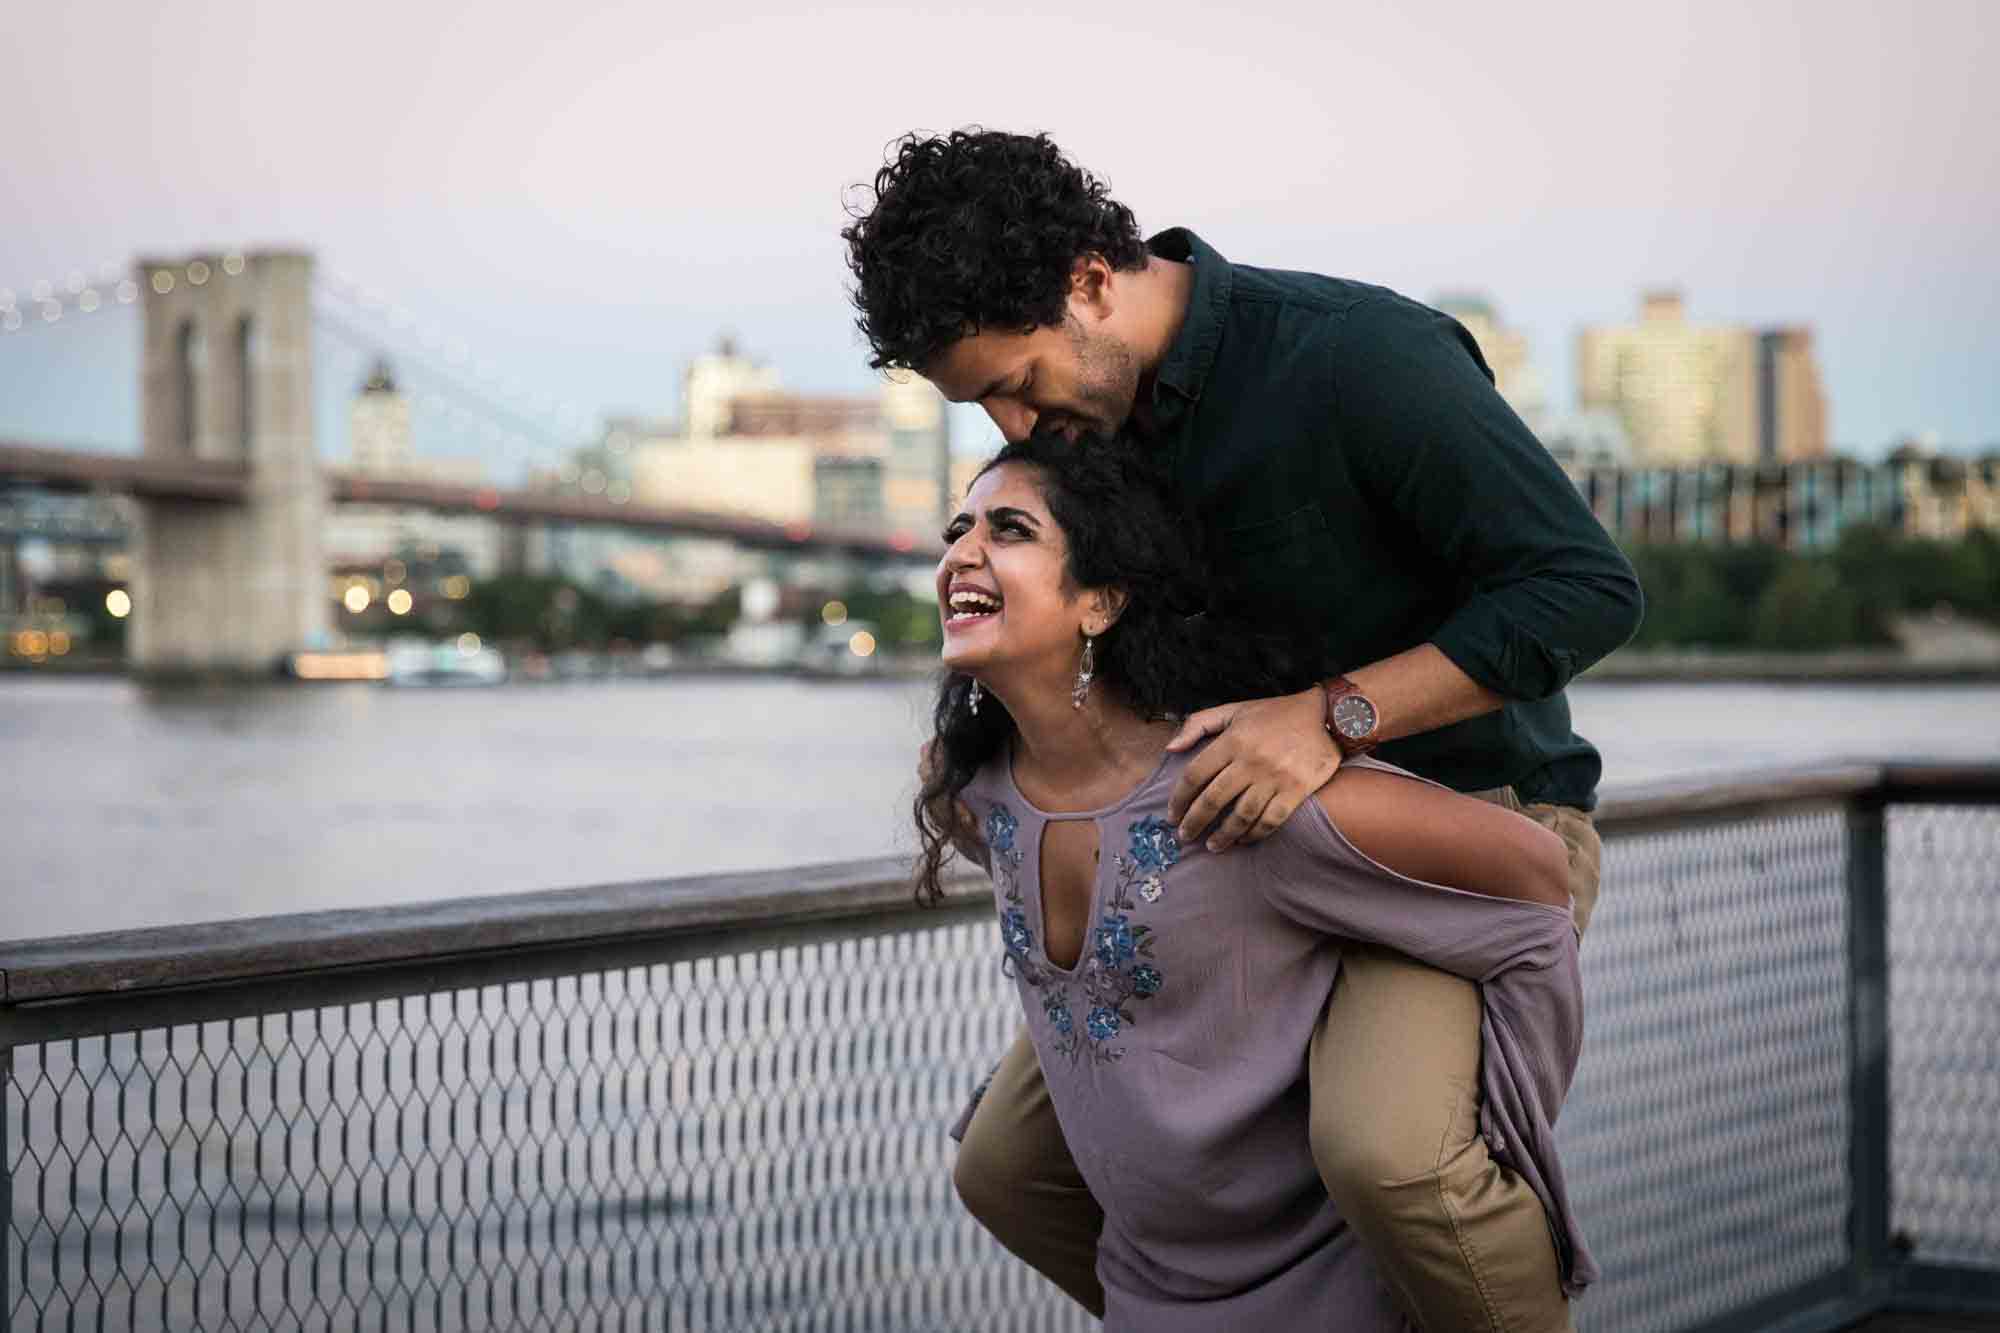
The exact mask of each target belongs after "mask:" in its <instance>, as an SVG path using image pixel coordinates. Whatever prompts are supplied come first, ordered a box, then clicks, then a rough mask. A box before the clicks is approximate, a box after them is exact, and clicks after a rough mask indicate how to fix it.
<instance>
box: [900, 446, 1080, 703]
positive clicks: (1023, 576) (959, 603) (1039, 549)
mask: <svg viewBox="0 0 2000 1333" xmlns="http://www.w3.org/2000/svg"><path fill="white" fill-rule="evenodd" d="M1039 482H1040V477H1039V470H1038V469H1037V468H1035V467H1034V466H1033V465H1031V464H1025V463H1002V464H1001V465H1000V466H998V467H996V468H992V469H989V470H988V471H987V472H986V473H985V474H983V475H982V476H981V477H980V478H979V480H977V481H975V482H974V483H973V484H972V489H971V491H969V492H968V493H967V494H966V497H965V504H964V506H963V508H961V510H960V511H959V513H958V514H957V515H956V516H955V517H954V518H953V519H952V520H951V522H950V524H949V525H948V526H947V527H946V528H945V533H944V537H945V543H946V546H947V549H946V551H945V553H944V559H943V560H941V561H940V562H939V563H938V574H937V592H938V614H939V616H940V617H941V619H942V621H943V625H944V662H945V665H946V666H949V667H951V668H952V669H953V670H956V671H963V672H967V673H970V674H973V675H976V676H978V677H980V678H981V679H982V680H985V681H987V682H988V683H992V682H993V680H994V677H995V675H996V674H999V675H1011V674H1017V673H1018V672H1019V671H1020V670H1021V669H1023V668H1026V669H1028V670H1029V671H1030V672H1035V671H1036V670H1037V669H1041V670H1045V671H1046V672H1047V674H1049V675H1051V676H1056V675H1060V674H1066V673H1069V672H1072V671H1074V670H1075V662H1076V657H1077V654H1078V653H1079V651H1081V646H1082V637H1081V636H1082V635H1083V634H1084V633H1086V632H1088V633H1092V634H1095V633H1099V632H1101V630H1102V625H1101V624H1100V623H1099V622H1100V620H1102V619H1103V617H1102V615H1101V613H1100V608H1099V607H1098V606H1097V605H1096V603H1097V602H1098V601H1099V600H1100V599H1098V598H1094V597H1089V596H1085V595H1083V594H1082V593H1081V592H1079V591H1078V590H1076V589H1073V588H1071V587H1069V586H1068V580H1067V577H1066V575H1065V566H1066V563H1067V561H1068V558H1069V543H1068V542H1067V541H1066V540H1065V538H1064V536H1063V532H1062V529H1061V528H1058V527H1057V526H1056V522H1055V519H1054V518H1053V517H1052V516H1051V515H1050V514H1049V507H1048V504H1047V502H1046V501H1044V500H1043V498H1042V491H1041V486H1040V484H1039Z"/></svg>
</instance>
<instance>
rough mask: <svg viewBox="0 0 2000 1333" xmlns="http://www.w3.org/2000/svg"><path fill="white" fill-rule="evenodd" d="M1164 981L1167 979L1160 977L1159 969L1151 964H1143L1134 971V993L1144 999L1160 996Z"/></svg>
mask: <svg viewBox="0 0 2000 1333" xmlns="http://www.w3.org/2000/svg"><path fill="white" fill-rule="evenodd" d="M1163 980H1165V978H1163V977H1162V976H1161V975H1160V969H1159V968H1157V967H1154V966H1153V965H1152V964H1151V963H1141V964H1139V966H1137V967H1135V968H1133V969H1132V993H1133V994H1134V995H1137V996H1139V997H1140V998H1142V999H1143V998H1144V997H1146V996H1149V995H1158V994H1159V993H1160V983H1161V982H1162V981H1163Z"/></svg>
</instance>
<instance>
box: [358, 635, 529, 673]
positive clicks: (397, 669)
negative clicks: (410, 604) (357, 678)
mask: <svg viewBox="0 0 2000 1333" xmlns="http://www.w3.org/2000/svg"><path fill="white" fill-rule="evenodd" d="M385 657H386V659H387V662H386V665H387V669H388V670H387V675H386V676H385V679H386V680H387V681H388V683H389V684H391V685H504V684H506V683H507V660H506V659H505V658H503V657H502V656H501V655H500V653H499V652H498V650H496V649H493V648H488V647H485V646H484V645H482V644H480V643H479V641H478V640H477V638H476V637H474V636H471V635H467V636H464V637H462V638H461V639H460V640H459V641H457V642H455V643H454V642H447V643H427V642H423V641H421V640H409V639H405V640H398V641H396V642H393V643H391V644H390V645H389V647H388V651H387V653H386V654H385Z"/></svg>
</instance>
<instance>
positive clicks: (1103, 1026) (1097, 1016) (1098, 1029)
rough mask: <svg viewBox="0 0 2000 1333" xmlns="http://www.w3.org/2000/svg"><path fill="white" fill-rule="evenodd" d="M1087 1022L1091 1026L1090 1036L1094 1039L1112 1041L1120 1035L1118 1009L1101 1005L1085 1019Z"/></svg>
mask: <svg viewBox="0 0 2000 1333" xmlns="http://www.w3.org/2000/svg"><path fill="white" fill-rule="evenodd" d="M1085 1023H1086V1025H1087V1026H1088V1027H1089V1028H1090V1038H1091V1040H1092V1041H1110V1040H1111V1039H1112V1038H1113V1037H1115V1036H1117V1035H1118V1011H1117V1010H1116V1009H1111V1008H1106V1007H1104V1006H1102V1005H1100V1006H1099V1007H1097V1008H1095V1009H1093V1010H1091V1011H1090V1017H1089V1018H1088V1019H1086V1020H1085Z"/></svg>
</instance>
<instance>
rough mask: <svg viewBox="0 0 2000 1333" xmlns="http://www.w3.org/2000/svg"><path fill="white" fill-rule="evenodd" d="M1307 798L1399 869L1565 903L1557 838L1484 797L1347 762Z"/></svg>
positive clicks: (1460, 885)
mask: <svg viewBox="0 0 2000 1333" xmlns="http://www.w3.org/2000/svg"><path fill="white" fill-rule="evenodd" d="M1314 799H1315V800H1317V801H1318V802H1319V804H1320V808H1321V809H1323V810H1325V811H1326V814H1327V818H1329V819H1331V820H1332V821H1333V824H1334V827H1335V828H1337V829H1339V830H1340V831H1341V832H1342V833H1344V834H1346V835H1347V839H1348V841H1350V842H1352V843H1353V844H1354V845H1355V847H1357V848H1358V849H1360V850H1361V851H1362V852H1363V853H1365V854H1366V855H1367V856H1369V857H1370V858H1372V859H1374V860H1376V861H1379V862H1381V863H1382V864H1383V865H1385V866H1387V867H1388V868H1389V869H1391V870H1393V871H1395V872H1396V873H1398V874H1401V875H1407V876H1409V877H1410V878H1411V879H1420V880H1426V881H1428V882H1430V883H1432V884H1444V885H1448V886H1450V887H1452V888H1454V889H1463V890H1465V891H1466V892H1467V893H1479V894H1484V895H1486V896H1487V897H1491V898H1518V899H1520V900H1522V901H1524V902H1532V903H1547V904H1549V905H1551V906H1554V907H1568V906H1569V904H1570V899H1569V851H1568V848H1567V847H1565V846H1564V844H1563V840H1562V839H1561V838H1559V837H1557V836H1556V835H1555V834H1554V833H1552V832H1550V831H1549V830H1548V829H1545V828H1543V827H1542V826H1541V825H1540V824H1537V823H1536V822H1535V821H1534V820H1532V819H1529V818H1528V817H1527V816H1525V815H1517V814H1515V813H1514V812H1513V811H1511V810H1505V809H1502V808H1501V807H1500V806H1497V805H1495V804H1493V803H1492V802H1491V801H1482V800H1480V799H1479V798H1477V797H1475V796H1461V795H1460V794H1459V793H1457V792H1455V791H1450V790H1448V789H1446V788H1444V787H1440V786H1436V785H1434V784H1432V783H1428V782H1421V781H1417V780H1415V779H1412V778H1407V777H1402V776H1399V775H1397V774H1395V773H1385V772H1383V771H1382V770H1380V769H1371V768H1361V767H1358V766H1351V765H1350V766H1343V767H1342V768H1341V770H1340V771H1339V772H1338V773H1336V774H1334V776H1333V780H1332V781H1330V782H1328V783H1327V784H1326V785H1325V786H1324V787H1321V788H1320V789H1319V791H1318V792H1316V793H1315V794H1314Z"/></svg>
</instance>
